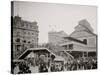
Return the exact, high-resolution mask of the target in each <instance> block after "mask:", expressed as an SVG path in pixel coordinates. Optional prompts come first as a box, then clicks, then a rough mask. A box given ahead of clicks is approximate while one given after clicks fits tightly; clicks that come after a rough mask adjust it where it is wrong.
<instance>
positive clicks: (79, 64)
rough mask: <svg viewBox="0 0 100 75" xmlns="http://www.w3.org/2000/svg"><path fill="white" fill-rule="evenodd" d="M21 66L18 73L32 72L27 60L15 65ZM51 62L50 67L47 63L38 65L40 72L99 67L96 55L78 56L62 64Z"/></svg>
mask: <svg viewBox="0 0 100 75" xmlns="http://www.w3.org/2000/svg"><path fill="white" fill-rule="evenodd" d="M17 66H18V68H19V71H18V74H23V73H32V71H31V70H30V66H29V64H28V63H26V62H21V63H18V64H17V65H16V66H15V67H17ZM60 66H61V67H60V68H59V65H56V64H51V65H50V66H49V67H48V65H47V64H46V63H40V64H39V65H38V72H57V71H73V70H88V69H97V59H96V58H94V57H88V58H77V59H74V60H71V61H67V62H66V63H65V64H63V65H60Z"/></svg>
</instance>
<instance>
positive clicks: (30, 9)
mask: <svg viewBox="0 0 100 75" xmlns="http://www.w3.org/2000/svg"><path fill="white" fill-rule="evenodd" d="M16 15H19V16H20V17H22V19H23V20H27V21H30V22H34V21H37V23H38V24H37V25H38V26H39V43H47V42H48V32H49V31H62V30H63V31H64V32H65V33H66V34H68V35H70V34H71V33H72V32H73V31H74V27H75V26H77V25H78V22H79V21H80V20H82V19H87V21H88V22H89V23H90V24H91V27H92V28H93V30H94V33H97V7H96V6H86V5H70V4H58V3H57V4H55V3H41V2H22V1H15V2H14V16H16Z"/></svg>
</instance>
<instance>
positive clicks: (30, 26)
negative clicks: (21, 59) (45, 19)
mask: <svg viewBox="0 0 100 75" xmlns="http://www.w3.org/2000/svg"><path fill="white" fill-rule="evenodd" d="M12 29H13V54H14V58H17V57H18V56H19V55H20V54H21V53H22V52H23V51H25V50H26V49H27V48H36V47H37V46H38V33H39V31H38V26H37V22H36V21H34V22H29V21H25V20H23V19H22V18H21V17H19V16H15V17H13V28H12Z"/></svg>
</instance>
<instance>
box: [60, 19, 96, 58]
mask: <svg viewBox="0 0 100 75" xmlns="http://www.w3.org/2000/svg"><path fill="white" fill-rule="evenodd" d="M65 40H66V41H65V42H63V43H62V44H61V46H63V47H64V48H65V51H67V52H69V53H70V54H71V55H73V56H74V57H75V58H77V57H88V56H96V54H97V35H96V34H95V33H93V29H92V27H91V26H90V24H89V22H88V21H87V20H85V19H83V20H80V21H79V24H78V25H77V26H76V27H75V31H73V32H72V33H71V34H70V35H69V36H68V37H65Z"/></svg>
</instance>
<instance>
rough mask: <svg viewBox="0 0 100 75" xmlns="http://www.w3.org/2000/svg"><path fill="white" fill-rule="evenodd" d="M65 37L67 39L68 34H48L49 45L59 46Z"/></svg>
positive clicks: (61, 32)
mask: <svg viewBox="0 0 100 75" xmlns="http://www.w3.org/2000/svg"><path fill="white" fill-rule="evenodd" d="M64 37H67V34H66V33H65V32H64V31H60V32H54V31H51V32H49V33H48V40H49V43H52V44H54V45H58V44H60V43H62V42H63V41H64Z"/></svg>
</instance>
